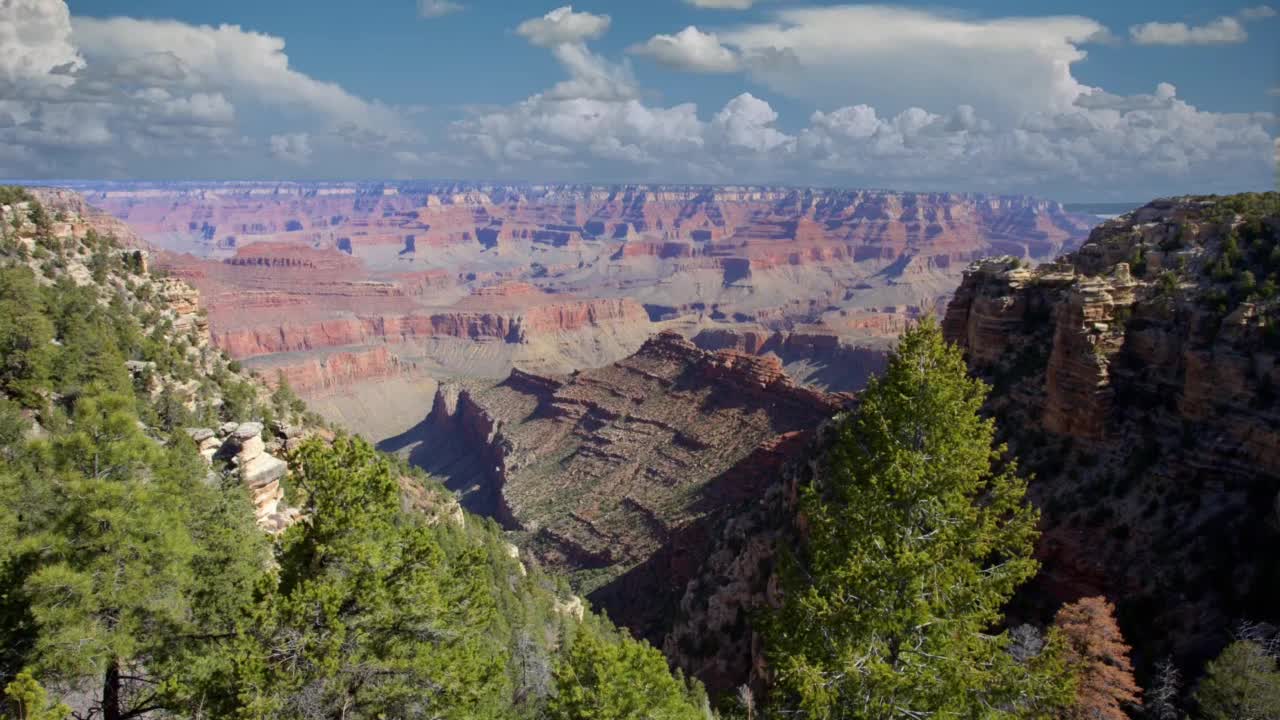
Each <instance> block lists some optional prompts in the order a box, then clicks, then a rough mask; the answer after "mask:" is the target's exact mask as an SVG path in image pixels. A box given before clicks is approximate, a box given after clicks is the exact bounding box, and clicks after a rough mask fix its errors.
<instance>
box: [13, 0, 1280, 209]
mask: <svg viewBox="0 0 1280 720" xmlns="http://www.w3.org/2000/svg"><path fill="white" fill-rule="evenodd" d="M697 4H722V5H733V6H736V8H733V9H725V8H721V9H713V8H706V7H695V5H697ZM433 8H434V11H433ZM687 28H688V29H687ZM682 31H683V32H682ZM0 45H3V46H5V47H4V48H3V49H4V53H3V55H4V56H5V57H6V58H7V59H0V142H3V141H7V142H8V143H9V147H8V149H7V150H5V149H0V176H9V177H61V178H67V177H116V178H138V179H169V178H172V179H177V178H206V177H207V178H215V177H218V178H300V179H305V178H371V177H391V178H411V177H413V178H417V177H456V178H473V179H494V180H501V179H524V180H541V181H605V182H627V181H637V182H639V181H654V182H661V181H668V182H699V183H701V182H707V183H732V182H752V183H769V182H780V183H787V184H818V185H852V186H877V187H886V186H887V187H901V188H906V189H941V190H966V191H967V190H974V191H994V192H1030V193H1037V194H1044V195H1050V196H1053V197H1059V198H1063V199H1068V200H1086V199H1087V200H1094V199H1096V200H1106V199H1125V200H1127V199H1132V198H1141V197H1145V196H1147V195H1156V194H1171V193H1176V192H1193V191H1194V192H1227V191H1235V190H1243V189H1267V188H1269V187H1271V186H1273V185H1274V183H1275V172H1274V171H1275V157H1276V152H1277V151H1276V144H1275V138H1276V136H1277V122H1276V115H1277V113H1280V49H1278V48H1280V17H1277V16H1276V13H1275V12H1274V11H1273V10H1271V8H1269V7H1268V6H1265V5H1254V4H1249V3H1243V4H1241V3H1224V2H1214V3H1204V2H1199V3H1197V2H1186V1H1182V0H1169V1H1165V2H1158V3H1157V2H1138V1H1134V0H1129V1H1127V2H1123V3H1121V2H1114V0H1113V1H1112V2H1076V3H1064V2H1037V3H1034V10H1031V9H1028V3H1025V2H1013V1H1011V0H988V1H987V2H982V3H966V4H964V5H959V4H954V5H940V4H938V3H913V2H903V3H896V4H883V5H870V4H858V3H841V2H821V1H814V2H804V1H802V0H755V2H752V0H649V1H646V2H636V1H635V0H618V1H613V2H606V1H604V0H600V1H598V2H579V3H577V4H575V5H574V6H572V8H571V9H570V8H567V7H566V8H559V9H558V5H557V3H555V2H550V3H537V2H530V1H528V0H521V1H520V2H497V1H496V0H455V1H454V2H444V3H441V2H440V0H436V1H435V2H434V3H433V2H431V1H430V0H379V1H378V2H370V3H363V4H358V5H357V4H351V3H338V2H322V1H320V0H309V1H307V2H304V1H302V0H270V1H269V2H267V1H263V0H257V1H256V2H249V1H245V0H221V2H218V3H188V2H173V1H172V0H131V1H129V2H124V1H123V0H83V1H74V0H73V1H72V2H70V4H69V6H68V5H67V4H65V3H63V2H62V0H12V2H10V3H9V4H6V5H5V6H4V8H3V9H0Z"/></svg>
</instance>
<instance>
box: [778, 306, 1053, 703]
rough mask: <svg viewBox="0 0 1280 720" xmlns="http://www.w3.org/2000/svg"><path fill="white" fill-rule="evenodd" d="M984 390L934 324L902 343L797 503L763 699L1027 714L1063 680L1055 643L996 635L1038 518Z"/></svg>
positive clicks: (1027, 566) (1029, 568) (1026, 567)
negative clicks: (987, 411) (988, 411)
mask: <svg viewBox="0 0 1280 720" xmlns="http://www.w3.org/2000/svg"><path fill="white" fill-rule="evenodd" d="M986 391H987V389H986V386H985V385H983V384H982V383H981V382H980V381H978V380H975V379H971V378H969V377H968V375H967V372H966V368H965V363H964V359H963V357H962V356H961V353H960V351H959V350H958V349H956V348H955V347H953V346H949V345H947V344H946V343H945V342H944V341H943V339H942V332H941V330H940V329H939V327H938V325H937V323H936V322H935V321H933V320H931V319H926V320H923V321H922V322H921V323H919V324H918V325H917V326H916V327H914V328H912V329H911V330H908V331H907V332H906V333H905V334H904V335H903V336H902V338H901V339H900V341H899V343H898V347H897V350H896V351H895V352H894V353H893V355H892V356H891V358H890V361H889V365H888V368H887V369H886V370H885V373H884V375H883V376H882V377H880V378H877V379H874V380H872V382H871V383H870V384H869V385H868V387H867V389H866V390H865V391H864V392H863V393H862V395H861V399H860V403H859V407H858V409H857V410H856V411H855V413H854V414H853V416H852V417H850V418H849V419H847V420H846V421H844V422H843V424H842V425H841V426H840V428H839V430H838V438H837V440H836V445H835V447H834V449H833V450H832V451H831V453H830V456H829V458H828V459H827V462H826V464H825V468H824V470H823V471H822V472H821V473H819V477H818V479H816V480H815V481H814V482H813V483H811V484H810V485H808V486H806V487H805V488H803V489H802V491H801V496H800V516H801V519H802V526H803V527H804V531H805V535H806V536H807V537H806V538H805V541H804V542H803V544H802V545H801V546H800V547H799V548H796V549H793V550H790V551H787V552H784V556H783V564H782V578H783V587H784V590H785V598H784V604H783V607H782V608H781V609H780V610H779V611H778V612H776V613H774V614H773V615H772V616H771V617H770V618H769V619H768V621H767V623H766V636H767V637H766V651H767V653H768V658H769V661H770V666H771V669H772V671H773V674H774V677H775V680H776V689H775V693H774V695H775V697H774V702H773V704H774V706H775V707H777V708H778V709H780V710H782V711H786V712H792V713H795V714H797V715H798V716H800V717H811V718H824V719H825V718H866V719H868V720H872V719H874V720H886V719H889V718H911V719H914V718H921V717H931V718H978V717H982V718H987V717H992V718H995V717H1017V716H1024V717H1035V716H1041V715H1043V714H1045V713H1046V712H1047V709H1048V708H1051V707H1053V706H1054V705H1055V704H1057V703H1060V702H1063V701H1064V700H1065V699H1066V698H1067V697H1069V694H1068V688H1069V687H1070V682H1069V680H1068V679H1067V677H1066V675H1065V673H1064V672H1063V671H1062V669H1061V658H1060V657H1059V656H1058V654H1057V648H1058V647H1059V645H1058V644H1056V643H1051V644H1050V645H1049V646H1048V647H1046V649H1045V650H1044V651H1041V652H1039V653H1038V655H1037V656H1036V657H1035V658H1034V659H1033V660H1032V661H1029V662H1027V663H1025V664H1024V663H1019V662H1017V661H1016V660H1015V659H1014V658H1013V656H1012V655H1011V654H1010V653H1008V652H1006V647H1007V646H1008V645H1009V640H1008V638H1007V637H1006V635H1005V634H1003V633H997V632H996V631H995V629H994V628H996V626H997V625H998V624H999V623H1000V622H1001V620H1002V615H1001V607H1002V606H1003V605H1004V603H1005V602H1006V601H1007V600H1008V599H1009V598H1010V596H1011V595H1012V594H1013V591H1014V589H1015V588H1017V587H1018V585H1020V584H1021V583H1022V582H1024V581H1026V580H1027V579H1028V578H1030V577H1031V576H1032V575H1033V574H1034V573H1035V570H1036V563H1035V561H1034V560H1032V558H1031V551H1032V548H1033V545H1034V542H1035V539H1036V529H1035V524H1036V521H1037V513H1036V511H1035V510H1034V509H1032V508H1031V507H1030V506H1028V505H1027V504H1026V503H1025V502H1024V493H1025V488H1026V485H1025V483H1024V482H1023V481H1022V480H1021V479H1019V478H1018V476H1017V475H1016V474H1015V469H1014V467H1012V466H1011V465H1009V466H1001V465H1000V461H1001V456H1002V455H1003V454H1004V452H1005V448H1004V447H1002V446H1001V447H996V446H994V445H993V440H994V435H995V428H994V424H993V422H992V421H991V420H987V419H983V418H982V417H980V416H979V414H978V411H979V408H980V407H981V405H982V402H983V399H984V397H985V395H986Z"/></svg>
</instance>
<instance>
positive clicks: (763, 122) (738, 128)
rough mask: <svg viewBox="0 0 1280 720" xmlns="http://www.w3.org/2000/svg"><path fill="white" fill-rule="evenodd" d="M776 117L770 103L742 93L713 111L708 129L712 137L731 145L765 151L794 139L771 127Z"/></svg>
mask: <svg viewBox="0 0 1280 720" xmlns="http://www.w3.org/2000/svg"><path fill="white" fill-rule="evenodd" d="M777 120H778V113H776V112H774V109H773V108H772V107H771V106H770V105H769V103H767V102H765V101H764V100H761V99H760V98H757V97H755V96H754V95H752V94H751V93H743V94H741V95H739V96H738V97H736V98H734V99H732V100H730V101H729V103H728V104H727V105H725V106H724V109H723V110H721V111H720V112H718V113H716V115H715V117H713V118H712V119H711V127H710V128H709V131H710V133H711V135H712V137H715V138H717V139H719V140H720V141H722V142H723V143H725V144H727V145H729V146H730V147H734V148H742V149H746V150H751V151H754V152H768V151H770V150H775V149H777V148H781V147H784V146H787V145H789V144H790V143H792V142H793V141H794V140H795V138H793V137H791V136H790V135H787V134H786V133H783V132H781V131H779V130H777V129H776V128H774V127H773V124H774V123H775V122H777Z"/></svg>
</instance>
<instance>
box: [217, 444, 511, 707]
mask: <svg viewBox="0 0 1280 720" xmlns="http://www.w3.org/2000/svg"><path fill="white" fill-rule="evenodd" d="M295 457H296V458H297V460H298V461H299V468H300V473H299V482H300V484H301V485H302V487H303V488H304V490H305V492H306V497H307V498H308V507H307V508H306V510H307V514H308V516H309V517H308V519H307V520H306V521H305V522H302V523H298V524H296V525H294V526H293V527H292V528H290V529H289V530H288V532H287V533H286V535H285V538H284V549H283V553H282V555H281V559H280V573H279V584H278V587H277V588H275V589H274V591H272V592H270V593H268V594H267V595H265V596H264V598H263V601H262V603H261V605H260V607H259V609H258V611H257V614H256V615H255V616H254V618H253V619H252V621H251V623H250V625H249V626H248V627H247V628H246V629H247V631H248V633H247V635H246V636H245V639H244V640H243V641H242V642H241V643H240V644H239V646H238V649H237V650H236V653H237V660H236V662H237V666H238V667H237V678H236V680H235V682H234V683H233V685H234V686H235V688H236V689H237V690H238V694H239V697H238V698H237V700H236V702H237V703H238V704H240V705H241V707H240V710H239V712H241V713H242V714H244V715H246V716H260V715H271V716H278V717H297V718H330V717H338V716H340V717H344V718H349V719H354V718H378V717H406V718H407V717H450V718H452V717H460V718H472V717H488V716H495V715H497V713H498V712H499V711H498V708H500V707H503V706H505V703H506V702H507V701H508V700H509V698H507V697H502V696H501V693H499V692H498V689H499V688H502V687H503V685H502V683H503V681H504V680H505V678H506V672H505V669H506V657H505V653H504V649H503V648H499V647H495V646H494V644H493V643H492V642H491V640H490V639H489V638H488V637H487V635H486V632H487V630H488V628H489V626H490V624H491V622H492V621H493V599H492V596H491V594H490V593H491V588H490V587H488V586H486V584H485V582H484V575H483V574H482V573H480V572H477V571H476V569H477V567H478V565H479V563H480V562H481V561H482V559H481V557H480V555H479V553H478V552H477V551H475V550H474V549H473V550H472V551H470V552H467V553H464V554H463V555H462V556H461V557H458V558H453V559H450V558H447V557H446V555H445V553H444V552H443V551H442V550H441V548H440V545H439V543H438V542H437V540H436V538H435V536H434V534H433V531H432V529H431V528H429V527H428V526H427V525H426V524H425V522H423V521H422V520H421V519H420V518H417V517H414V516H411V515H408V514H407V513H404V512H402V511H401V509H400V498H399V492H400V490H399V485H398V483H397V476H396V474H395V473H394V469H393V466H392V465H391V463H390V462H389V461H388V460H387V459H386V458H384V457H381V456H379V455H377V453H376V452H375V451H374V450H373V448H372V446H370V445H369V444H368V443H366V442H364V441H362V440H359V439H350V438H339V439H338V440H337V441H336V442H335V443H334V444H333V446H332V447H329V446H327V445H325V444H324V443H321V442H318V441H312V442H311V443H309V444H307V445H305V446H304V447H303V448H301V449H300V450H299V451H298V454H297V455H296V456H295Z"/></svg>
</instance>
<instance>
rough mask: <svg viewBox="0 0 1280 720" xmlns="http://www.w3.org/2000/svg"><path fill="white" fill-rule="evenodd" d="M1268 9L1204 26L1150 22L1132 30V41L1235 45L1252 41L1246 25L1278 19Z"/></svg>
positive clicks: (1255, 9) (1256, 9) (1258, 8)
mask: <svg viewBox="0 0 1280 720" xmlns="http://www.w3.org/2000/svg"><path fill="white" fill-rule="evenodd" d="M1275 14H1276V11H1275V10H1274V9H1273V8H1272V7H1271V6H1269V5H1258V6H1256V7H1248V8H1245V9H1243V10H1241V11H1240V12H1238V13H1236V14H1235V15H1234V16H1232V15H1224V16H1222V17H1219V18H1215V19H1213V20H1210V21H1209V22H1207V23H1205V24H1204V25H1187V24H1186V23H1181V22H1172V23H1169V22H1149V23H1143V24H1141V25H1134V26H1132V27H1130V28H1129V37H1130V39H1132V40H1133V41H1134V42H1135V43H1137V44H1138V45H1234V44H1237V43H1242V42H1244V41H1246V40H1248V39H1249V33H1247V32H1246V31H1245V28H1244V23H1246V22H1250V21H1254V20H1265V19H1267V18H1270V17H1275Z"/></svg>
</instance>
